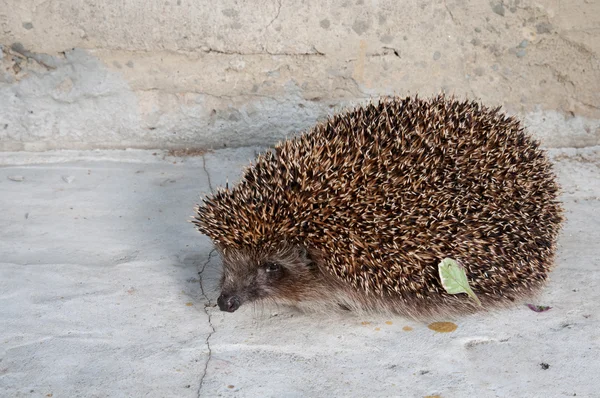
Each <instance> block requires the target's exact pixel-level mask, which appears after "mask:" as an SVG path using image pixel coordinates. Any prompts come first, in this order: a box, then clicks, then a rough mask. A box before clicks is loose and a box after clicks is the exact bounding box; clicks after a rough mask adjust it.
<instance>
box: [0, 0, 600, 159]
mask: <svg viewBox="0 0 600 398" xmlns="http://www.w3.org/2000/svg"><path fill="white" fill-rule="evenodd" d="M0 45H1V51H0V150H5V151H6V150H46V149H53V148H106V147H110V148H122V147H138V148H150V147H222V146H225V145H226V146H240V145H253V144H261V145H262V144H272V143H274V142H276V141H278V140H280V139H282V138H284V137H286V136H289V135H290V134H294V133H295V132H297V131H300V130H303V129H305V128H308V127H310V126H311V125H313V124H314V123H315V121H316V120H319V119H322V118H324V117H326V116H327V115H328V114H331V113H332V112H334V111H335V110H337V109H340V108H341V107H343V106H346V105H348V104H357V103H360V102H363V101H365V100H366V99H368V98H369V97H377V96H378V95H381V94H392V93H397V94H400V95H406V94H415V93H419V94H420V95H429V94H434V93H437V92H439V91H440V90H444V91H446V92H450V93H455V94H457V95H459V96H468V97H470V98H476V99H481V100H483V101H485V102H486V103H487V104H489V105H503V106H504V107H505V109H506V110H507V111H508V112H510V113H513V114H518V115H519V116H520V117H521V118H523V119H524V120H525V123H526V125H527V126H528V127H529V129H530V130H531V131H532V133H534V134H535V135H537V136H538V137H540V138H541V139H542V142H543V144H544V145H546V146H549V147H557V146H575V147H582V146H590V145H598V144H600V59H599V57H600V0H569V1H561V0H539V1H530V0H501V1H500V0H493V1H492V2H489V1H487V0H486V1H481V0H433V1H422V0H420V1H415V0H403V1H398V0H381V1H376V0H329V1H310V0H305V1H292V0H255V1H248V0H247V1H242V0H238V1H234V0H223V1H214V0H160V1H159V0H130V1H122V0H105V1H101V2H100V1H95V0H62V1H57V0H0Z"/></svg>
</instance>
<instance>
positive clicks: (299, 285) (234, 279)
mask: <svg viewBox="0 0 600 398" xmlns="http://www.w3.org/2000/svg"><path fill="white" fill-rule="evenodd" d="M221 258H222V259H223V274H222V276H221V292H222V293H221V295H220V296H219V298H218V300H217V303H218V305H219V308H220V309H221V310H222V311H227V312H233V311H235V310H237V309H238V308H239V307H240V305H242V304H243V303H245V302H254V301H256V300H272V301H275V302H289V303H299V302H303V301H305V302H306V301H310V300H312V299H314V298H315V292H316V291H317V290H318V287H319V286H321V281H322V278H320V275H319V270H318V268H317V267H315V264H314V263H313V262H312V260H311V259H310V258H309V257H308V252H307V251H306V249H305V248H303V247H302V246H299V245H286V244H282V245H280V247H278V248H277V249H273V248H271V249H267V250H261V249H260V248H258V249H254V250H244V251H240V250H236V249H228V250H225V251H223V252H221Z"/></svg>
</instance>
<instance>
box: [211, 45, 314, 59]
mask: <svg viewBox="0 0 600 398" xmlns="http://www.w3.org/2000/svg"><path fill="white" fill-rule="evenodd" d="M200 50H201V51H202V52H203V53H205V54H211V53H213V54H222V55H240V56H249V55H269V56H284V57H311V56H314V57H323V56H325V54H324V53H322V52H321V51H319V50H317V49H316V48H315V47H314V46H312V50H313V52H303V53H290V52H285V51H284V52H271V51H269V50H266V49H263V50H262V51H257V52H241V51H226V50H219V49H216V48H212V47H209V48H205V49H200Z"/></svg>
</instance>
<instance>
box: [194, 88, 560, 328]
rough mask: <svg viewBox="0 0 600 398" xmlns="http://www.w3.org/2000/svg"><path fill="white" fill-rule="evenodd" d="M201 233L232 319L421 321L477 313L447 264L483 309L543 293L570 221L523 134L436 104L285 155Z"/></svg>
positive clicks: (281, 148)
mask: <svg viewBox="0 0 600 398" xmlns="http://www.w3.org/2000/svg"><path fill="white" fill-rule="evenodd" d="M193 222H194V224H195V225H196V227H197V228H198V230H199V231H200V232H202V233H204V234H206V235H208V236H209V237H210V238H211V239H212V241H213V242H214V244H215V246H216V248H217V250H218V251H219V252H220V254H221V257H222V259H223V271H224V272H223V278H222V295H221V297H220V298H219V300H218V304H219V307H220V308H221V309H222V310H225V311H234V310H236V309H237V308H238V307H239V306H240V305H242V304H243V303H246V302H253V301H260V300H270V301H274V302H277V303H284V304H293V305H297V306H299V307H301V308H307V309H309V308H310V309H312V308H319V309H324V310H332V309H335V310H337V309H340V308H344V309H351V310H364V311H376V312H381V311H386V312H392V313H397V314H404V315H409V316H413V317H416V318H423V317H427V316H430V315H437V314H440V313H443V314H447V313H470V312H474V311H475V310H477V309H478V308H477V307H475V305H474V304H473V303H472V301H471V300H468V299H467V298H466V297H465V296H464V295H449V294H447V293H446V292H445V290H444V288H443V287H442V286H441V282H440V280H439V275H438V268H437V266H438V264H439V262H440V261H441V260H442V259H444V258H446V257H450V258H453V259H455V260H457V261H458V262H459V263H460V264H461V265H462V266H463V267H464V268H465V271H466V273H467V277H468V279H469V281H470V284H471V288H472V289H473V291H474V292H475V293H476V294H477V296H478V297H479V298H480V300H481V301H482V303H483V304H484V308H486V309H487V308H493V307H497V306H503V305H505V304H511V303H512V302H513V301H515V300H517V299H521V298H524V297H528V296H531V295H532V294H534V293H535V292H537V291H538V290H539V288H540V287H541V286H543V284H544V283H545V281H546V279H547V276H548V273H549V271H550V269H551V267H552V265H553V259H554V252H555V247H556V239H557V236H558V233H559V231H560V227H561V223H562V207H561V205H560V203H559V201H558V185H557V183H556V181H555V176H554V174H553V172H552V169H551V166H550V163H549V161H548V159H547V158H546V156H545V153H544V152H543V151H542V150H541V149H539V145H538V143H537V142H535V141H534V140H533V139H531V138H530V137H529V136H527V135H526V134H525V133H524V132H523V129H522V128H521V127H520V125H519V122H518V121H517V120H515V119H514V118H512V117H507V116H505V115H503V114H502V113H500V112H499V109H488V108H486V107H484V106H482V105H480V104H478V103H476V102H459V101H456V100H454V99H447V98H446V97H444V96H438V97H435V98H431V99H429V100H422V99H419V98H404V99H400V98H390V99H382V100H381V101H380V102H379V103H376V104H368V105H366V106H364V107H359V108H356V109H354V110H350V111H347V112H345V113H341V114H338V115H335V116H333V117H332V118H330V119H329V120H328V121H327V122H325V123H321V124H318V125H317V126H315V127H314V128H312V129H311V130H309V131H308V132H306V133H304V134H302V135H300V136H299V137H296V138H294V139H290V140H286V141H284V142H282V143H280V144H278V145H277V146H276V147H275V150H274V151H269V152H266V153H264V154H262V155H260V156H259V157H258V159H257V161H256V164H254V165H253V166H251V167H249V168H248V169H247V170H246V172H245V174H244V176H243V178H242V180H241V181H240V182H239V183H238V184H237V185H236V186H235V187H234V188H232V189H229V188H226V189H221V190H218V191H217V192H215V193H214V194H212V195H209V196H208V197H207V198H205V199H204V203H203V204H202V205H201V206H199V207H198V209H197V214H196V216H195V219H194V220H193Z"/></svg>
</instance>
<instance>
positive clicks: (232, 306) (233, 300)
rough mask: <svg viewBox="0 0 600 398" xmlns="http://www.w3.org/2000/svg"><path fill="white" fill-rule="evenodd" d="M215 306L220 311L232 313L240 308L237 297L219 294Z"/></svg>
mask: <svg viewBox="0 0 600 398" xmlns="http://www.w3.org/2000/svg"><path fill="white" fill-rule="evenodd" d="M217 304H219V309H220V310H221V311H227V312H234V311H235V310H237V309H238V308H240V299H239V298H237V296H229V295H226V294H221V295H220V296H219V298H218V299H217Z"/></svg>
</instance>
